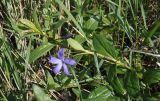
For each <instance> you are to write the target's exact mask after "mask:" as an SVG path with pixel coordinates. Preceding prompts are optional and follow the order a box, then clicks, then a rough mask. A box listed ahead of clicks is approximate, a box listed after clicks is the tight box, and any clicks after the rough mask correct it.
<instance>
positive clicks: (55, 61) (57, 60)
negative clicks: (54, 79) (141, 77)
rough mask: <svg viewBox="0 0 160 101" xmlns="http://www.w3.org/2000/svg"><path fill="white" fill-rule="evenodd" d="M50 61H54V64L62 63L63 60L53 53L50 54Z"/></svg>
mask: <svg viewBox="0 0 160 101" xmlns="http://www.w3.org/2000/svg"><path fill="white" fill-rule="evenodd" d="M48 59H49V62H50V63H52V64H59V63H61V60H60V59H57V58H55V57H53V56H52V55H49V58H48Z"/></svg>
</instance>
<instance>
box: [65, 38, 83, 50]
mask: <svg viewBox="0 0 160 101" xmlns="http://www.w3.org/2000/svg"><path fill="white" fill-rule="evenodd" d="M67 41H68V43H69V45H70V46H71V47H72V48H74V49H76V50H82V51H84V50H85V49H84V48H83V47H82V46H81V44H80V43H78V42H77V41H76V40H74V39H72V38H70V39H67Z"/></svg>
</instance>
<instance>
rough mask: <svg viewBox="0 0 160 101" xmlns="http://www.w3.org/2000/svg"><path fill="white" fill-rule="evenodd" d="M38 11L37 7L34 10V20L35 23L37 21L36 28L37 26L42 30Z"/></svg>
mask: <svg viewBox="0 0 160 101" xmlns="http://www.w3.org/2000/svg"><path fill="white" fill-rule="evenodd" d="M36 11H37V8H35V9H34V11H33V21H34V23H35V26H36V28H37V29H38V30H39V31H41V26H40V24H39V21H38V16H37V13H36Z"/></svg>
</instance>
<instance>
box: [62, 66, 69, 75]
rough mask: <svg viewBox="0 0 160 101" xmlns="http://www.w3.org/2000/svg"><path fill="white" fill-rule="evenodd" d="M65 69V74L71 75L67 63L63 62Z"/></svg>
mask: <svg viewBox="0 0 160 101" xmlns="http://www.w3.org/2000/svg"><path fill="white" fill-rule="evenodd" d="M63 70H64V74H66V75H70V73H69V70H68V67H67V65H66V64H65V63H63Z"/></svg>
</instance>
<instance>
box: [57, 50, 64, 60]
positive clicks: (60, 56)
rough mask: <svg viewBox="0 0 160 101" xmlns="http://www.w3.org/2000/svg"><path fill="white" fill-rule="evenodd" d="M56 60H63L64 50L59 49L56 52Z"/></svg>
mask: <svg viewBox="0 0 160 101" xmlns="http://www.w3.org/2000/svg"><path fill="white" fill-rule="evenodd" d="M58 58H59V59H61V60H63V59H64V48H61V49H60V50H59V51H58Z"/></svg>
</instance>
